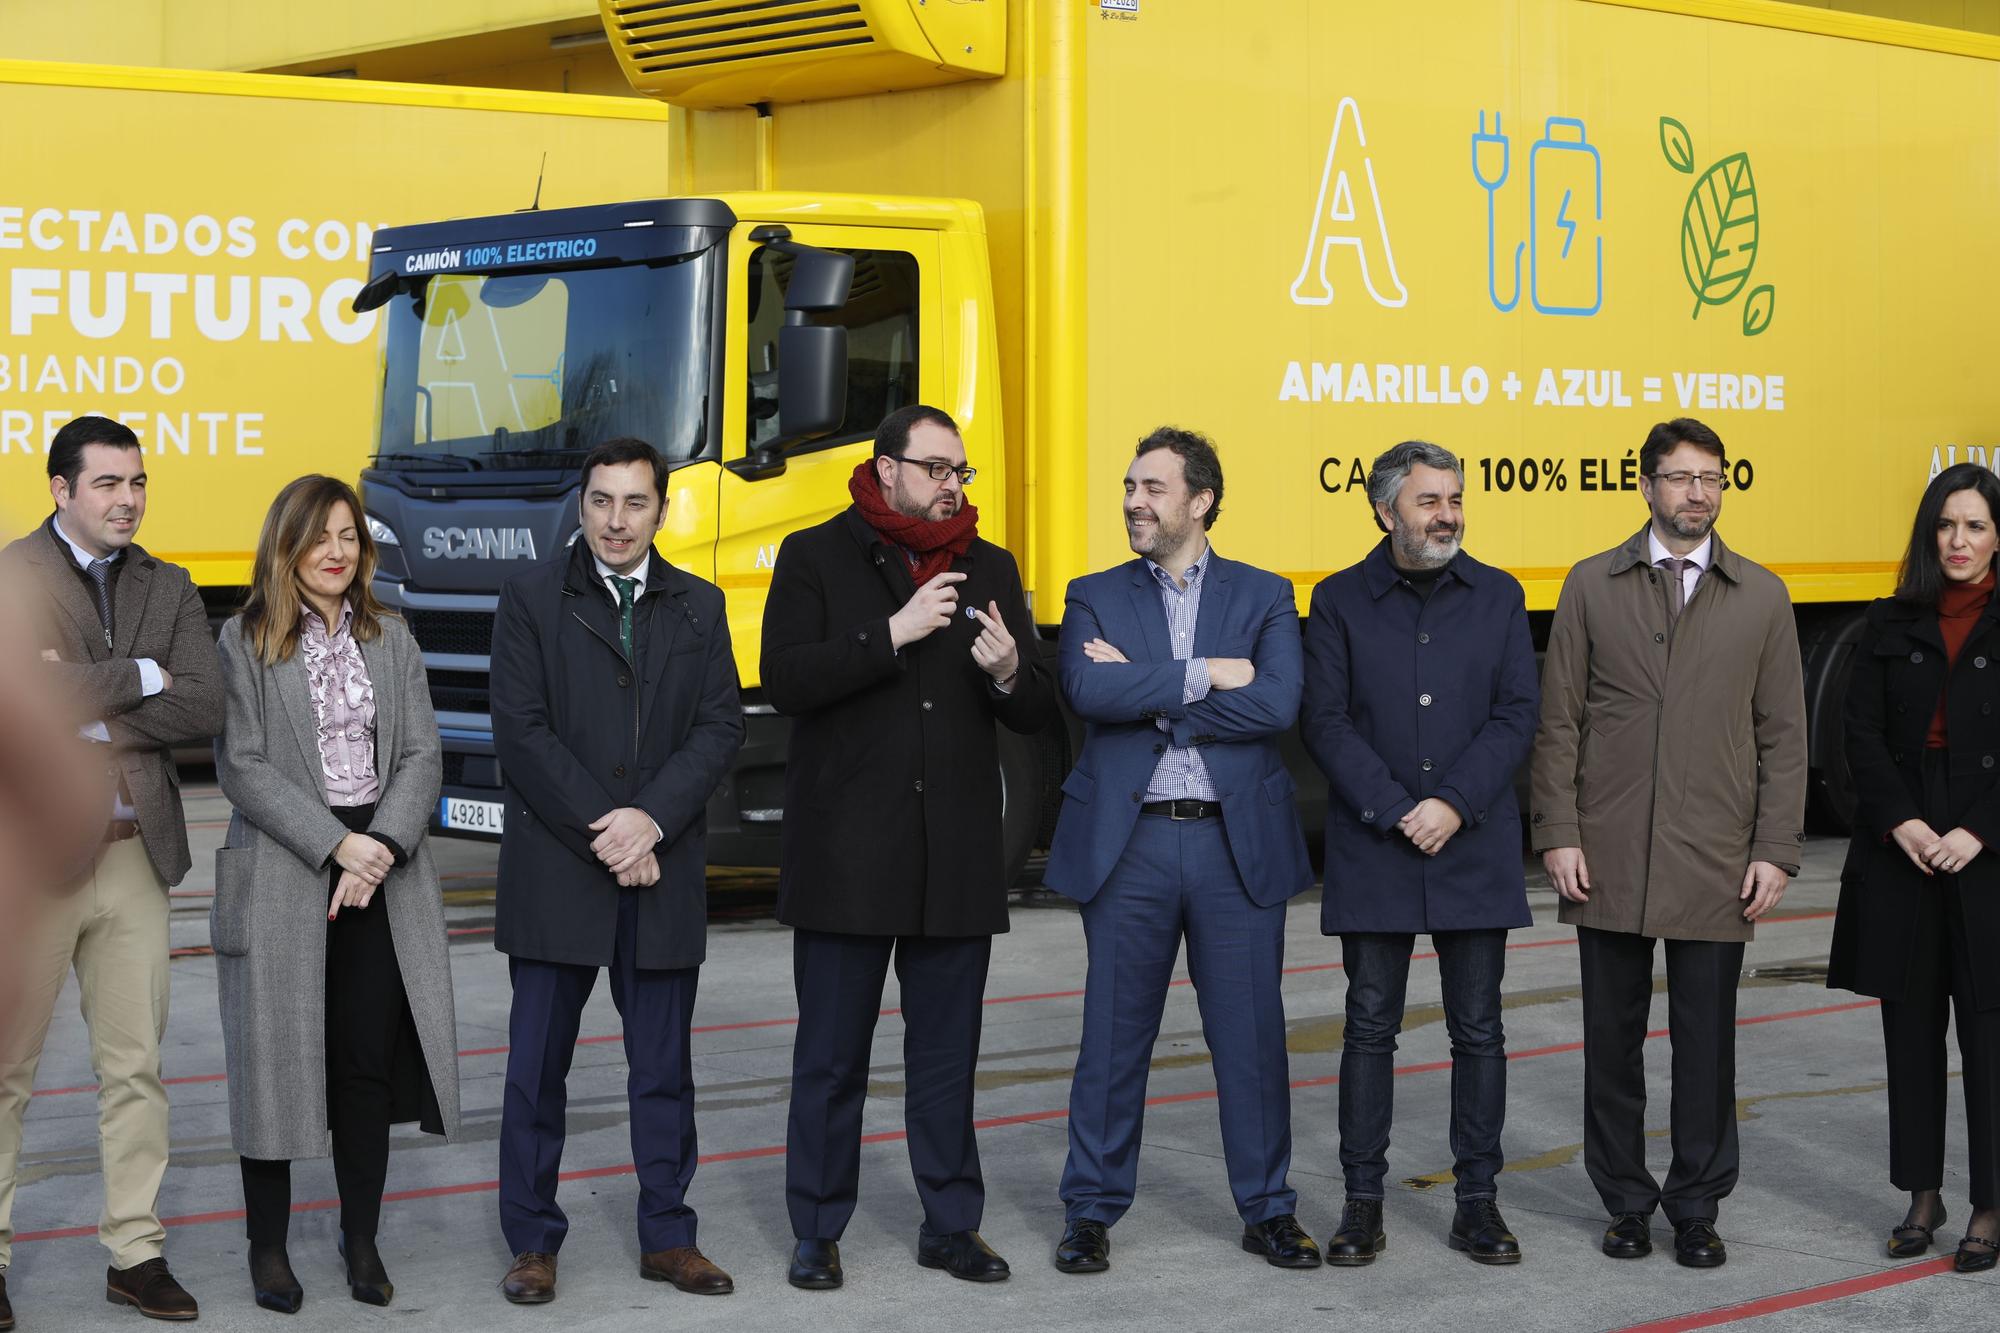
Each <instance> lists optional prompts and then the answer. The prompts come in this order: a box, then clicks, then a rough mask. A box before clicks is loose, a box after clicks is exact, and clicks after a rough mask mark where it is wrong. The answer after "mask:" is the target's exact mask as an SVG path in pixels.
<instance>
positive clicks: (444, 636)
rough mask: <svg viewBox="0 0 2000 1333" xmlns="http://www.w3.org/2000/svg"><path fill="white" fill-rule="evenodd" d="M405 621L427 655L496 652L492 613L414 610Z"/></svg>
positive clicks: (489, 653) (405, 613)
mask: <svg viewBox="0 0 2000 1333" xmlns="http://www.w3.org/2000/svg"><path fill="white" fill-rule="evenodd" d="M403 620H404V622H405V623H407V624H408V625H409V627H410V633H411V634H413V635H414V636H416V640H417V647H419V648H421V649H422V650H423V651H425V652H427V653H469V654H471V655H472V656H475V657H489V656H491V655H492V652H493V613H492V612H490V611H423V610H418V609H416V608H411V609H409V610H406V611H404V612H403Z"/></svg>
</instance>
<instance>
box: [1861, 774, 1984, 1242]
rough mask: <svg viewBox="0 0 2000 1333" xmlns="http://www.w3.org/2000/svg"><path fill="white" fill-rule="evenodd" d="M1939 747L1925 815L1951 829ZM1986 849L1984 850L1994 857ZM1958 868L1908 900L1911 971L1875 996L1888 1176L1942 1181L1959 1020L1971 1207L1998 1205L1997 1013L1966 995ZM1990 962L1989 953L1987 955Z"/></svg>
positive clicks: (1910, 1183)
mask: <svg viewBox="0 0 2000 1333" xmlns="http://www.w3.org/2000/svg"><path fill="white" fill-rule="evenodd" d="M1948 771H1949V769H1948V765H1947V764H1946V763H1945V762H1944V754H1943V752H1942V751H1934V752H1932V754H1931V755H1927V756H1926V763H1925V765H1924V788H1925V790H1924V796H1925V801H1924V805H1925V812H1926V815H1927V816H1928V819H1929V822H1930V825H1931V827H1932V828H1935V829H1939V830H1946V829H1950V828H1952V827H1953V826H1954V824H1955V822H1956V821H1954V820H1953V819H1952V818H1951V807H1952V802H1951V799H1950V792H1949V789H1948V781H1949V780H1948V777H1947V774H1948ZM1995 854H1996V853H1995V852H1993V851H1990V850H1989V851H1986V852H1982V853H1981V855H1982V856H1993V855H1995ZM1964 891H1965V890H1964V889H1963V888H1961V887H1960V881H1959V878H1958V877H1957V876H1956V875H1940V876H1938V877H1937V878H1936V879H1933V880H1926V881H1925V882H1924V883H1923V884H1922V885H1921V886H1920V887H1919V888H1918V889H1917V890H1916V891H1915V892H1914V893H1913V894H1912V895H1911V898H1910V911H1911V912H1912V913H1913V914H1914V915H1915V917H1916V928H1915V931H1914V932H1913V934H1914V938H1913V939H1912V941H1911V946H1910V971H1909V976H1908V979H1907V980H1906V981H1905V982H1904V985H1903V996H1902V998H1901V999H1899V1000H1884V1001H1882V1044H1883V1048H1884V1050H1885V1051H1886V1052H1887V1055H1888V1064H1889V1179H1890V1181H1891V1182H1892V1183H1893V1184H1894V1185H1895V1186H1896V1188H1897V1189H1900V1190H1934V1189H1938V1188H1940V1187H1941V1186H1942V1185H1943V1182H1944V1112H1945V1090H1946V1082H1945V1029H1946V1028H1947V1026H1948V1025H1949V1022H1950V1018H1951V1016H1952V1012H1953V1011H1954V1010H1955V1011H1956V1013H1957V1018H1958V1054H1959V1060H1960V1063H1961V1066H1962V1069H1961V1073H1960V1078H1961V1079H1962V1080H1963V1081H1964V1083H1965V1130H1966V1138H1967V1140H1968V1150H1969V1151H1968V1156H1969V1158H1970V1162H1969V1169H1968V1171H1967V1173H1966V1174H1967V1177H1968V1179H1967V1181H1966V1183H1967V1185H1968V1186H1969V1188H1970V1192H1971V1196H1972V1206H1973V1207H1974V1208H1993V1207H1996V1206H2000V1010H1993V1009H1988V1010H1983V1011H1982V1010H1981V1009H1979V1008H1978V1007H1977V1000H1976V999H1975V998H1974V996H1973V991H1972V977H1973V968H1974V967H1975V966H1977V965H1978V964H1976V963H1975V962H1974V960H1973V958H1972V956H1971V953H1970V951H1969V949H1968V947H1967V943H1966V934H1965V909H1964V906H1963V904H1962V902H1961V900H1960V898H1959V895H1960V894H1961V893H1963V892H1964ZM1984 961H1985V964H1986V965H1987V966H1991V965H1992V960H1990V959H1988V960H1984Z"/></svg>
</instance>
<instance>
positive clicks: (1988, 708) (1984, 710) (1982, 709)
mask: <svg viewBox="0 0 2000 1333" xmlns="http://www.w3.org/2000/svg"><path fill="white" fill-rule="evenodd" d="M1992 711H1993V705H1992V704H1981V705H1979V716H1981V717H1986V716H1988V715H1989V714H1991V713H1992Z"/></svg>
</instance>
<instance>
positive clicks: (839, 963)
mask: <svg viewBox="0 0 2000 1333" xmlns="http://www.w3.org/2000/svg"><path fill="white" fill-rule="evenodd" d="M974 472H975V469H973V468H971V467H968V466H967V465H966V461H965V443H964V441H963V440H961V439H960V438H959V431H958V426H957V423H955V422H954V421H953V420H952V419H951V417H950V416H948V415H947V414H945V413H944V412H942V411H939V410H938V409H937V408H934V407H925V406H922V405H921V404H918V405H912V406H909V407H904V408H900V409H898V410H897V411H895V412H892V413H891V414H890V415H889V416H888V417H887V418H885V419H884V420H883V422H882V425H881V428H880V429H879V430H878V431H877V432H876V436H875V453H874V456H873V457H872V458H870V459H869V460H867V461H866V462H864V463H862V464H861V465H860V466H858V467H857V468H856V469H855V472H854V477H853V480H852V481H851V482H850V483H849V489H850V492H851V493H852V495H853V496H854V504H853V505H851V506H850V507H849V508H847V509H846V510H843V511H842V512H841V513H839V514H836V515H835V516H834V517H833V518H831V519H828V520H827V521H826V522H824V523H821V524H819V525H818V526H817V527H812V528H808V529H806V530H804V531H802V532H796V533H793V534H792V535H791V536H790V537H788V538H787V539H786V540H785V543H784V546H783V547H782V548H781V549H780V550H779V552H778V561H777V566H776V568H775V570H774V571H773V573H772V576H771V592H770V598H769V601H768V602H767V603H766V604H765V609H764V649H763V666H762V672H763V681H764V692H765V697H766V698H767V699H768V700H769V702H770V703H771V705H772V706H773V707H775V708H776V709H777V710H778V711H779V712H780V713H783V714H785V715H786V716H788V717H791V718H792V719H793V720H794V724H793V729H792V738H791V749H790V753H789V755H788V757H787V760H786V765H785V826H784V848H783V853H782V862H781V869H780V871H779V881H778V919H779V920H780V921H782V922H784V923H785V924H786V925H788V926H791V927H793V928H794V932H795V934H794V938H793V954H792V959H793V962H792V968H793V981H794V985H795V987H796V989H797V992H798V1002H799V1028H798V1036H797V1039H796V1044H795V1045H794V1047H793V1053H792V1108H791V1122H790V1127H789V1130H788V1133H787V1135H786V1159H785V1197H786V1202H787V1204H788V1205H789V1208H790V1211H791V1218H792V1230H793V1233H794V1234H795V1235H796V1236H797V1237H798V1245H797V1247H796V1248H795V1250H794V1251H793V1256H792V1263H791V1270H790V1273H789V1278H790V1281H791V1283H792V1285H793V1286H795V1287H801V1288H805V1289H808V1290H823V1289H827V1288H832V1287H838V1286H839V1285H840V1284H841V1280H842V1278H841V1267H840V1248H839V1244H838V1242H839V1239H840V1235H841V1232H842V1231H843V1230H844V1229H845V1228H846V1226H847V1222H848V1219H849V1218H850V1217H851V1216H852V1215H853V1213H854V1202H855V1194H856V1190H857V1188H858V1184H859V1180H860V1171H861V1109H862V1101H863V1098H864V1096H865V1095H866V1093H867V1090H868V1065H869V1049H870V1046H871V1045H872V1042H873V1038H874V1033H875V1019H876V1016H877V1014H878V1012H879V1011H880V1009H881V1006H882V986H883V983H884V981H885V980H886V978H887V975H888V970H889V964H890V961H891V959H892V958H893V960H894V962H895V965H896V977H897V980H898V982H899V983H900V984H901V986H902V993H903V999H902V1007H903V1011H904V1014H905V1020H904V1021H905V1024H906V1027H905V1032H904V1037H903V1056H904V1064H905V1078H906V1081H907V1084H908V1090H907V1092H906V1093H905V1096H904V1117H905V1124H906V1126H907V1128H908V1131H909V1144H910V1165H911V1168H912V1171H913V1172H914V1174H915V1176H916V1183H917V1194H918V1197H919V1198H920V1199H921V1200H922V1202H923V1208H924V1223H923V1227H922V1229H921V1230H920V1231H919V1232H918V1238H917V1262H918V1263H920V1264H922V1265H924V1266H925V1267H926V1268H942V1269H944V1270H945V1271H947V1272H949V1273H950V1274H951V1275H952V1276H954V1277H959V1278H965V1279H967V1280H969V1281H976V1282H993V1281H998V1280H1000V1279H1002V1278H1005V1277H1006V1276H1007V1275H1008V1268H1007V1262H1006V1260H1004V1259H1002V1258H1001V1257H1000V1256H999V1255H998V1254H995V1253H994V1252H993V1250H992V1249H991V1248H990V1247H989V1246H988V1245H987V1244H986V1242H985V1241H984V1240H982V1239H981V1238H980V1236H979V1231H978V1227H979V1222H980V1217H981V1213H982V1211H983V1209H984V1206H985V1200H986V1188H985V1183H984V1181H983V1180H982V1179H981V1176H980V1171H979V1149H978V1146H977V1144H976V1143H975V1142H974V1138H973V1128H972V1092H973V1073H974V1069H975V1066H976V1065H977V1063H978V1060H979V1027H980V1003H981V1000H982V999H983V998H984V994H985V989H986V967H987V962H988V959H989V957H990V955H991V952H992V943H993V936H994V935H997V934H999V933H1000V932H1002V931H1004V930H1006V929H1007V887H1008V886H1007V882H1006V870H1005V865H1004V857H1003V855H1002V851H1001V837H1000V815H1001V806H1002V794H1001V787H1000V774H999V753H998V746H997V742H996V737H995V733H994V727H993V724H994V722H995V721H996V720H997V721H998V722H1000V723H1001V724H1002V725H1004V726H1006V727H1007V728H1009V729H1010V730H1012V731H1017V732H1021V733H1024V734H1027V733H1033V732H1037V731H1040V730H1041V729H1042V728H1044V727H1046V726H1048V725H1049V724H1050V723H1051V722H1053V721H1054V720H1055V717H1056V696H1055V686H1054V681H1053V679H1052V678H1051V676H1050V675H1049V673H1048V670H1047V669H1046V668H1045V667H1043V666H1042V665H1041V664H1040V662H1039V661H1038V660H1037V658H1036V655H1035V627H1034V622H1033V621H1032V620H1031V619H1030V618H1029V616H1028V608H1027V603H1026V600H1025V598H1024V597H1023V596H1022V593H1021V578H1020V574H1019V572H1018V571H1017V570H1016V568H1015V565H1014V559H1013V557H1012V556H1010V555H1008V554H1007V552H1006V551H1004V550H1002V549H1001V548H999V547H998V546H995V545H993V544H992V543H990V542H987V541H983V540H981V539H980V538H979V536H978V510H976V509H975V508H974V507H973V506H972V505H971V503H969V502H968V501H967V500H966V498H965V490H964V487H965V486H966V484H967V483H969V482H971V481H972V479H973V476H974Z"/></svg>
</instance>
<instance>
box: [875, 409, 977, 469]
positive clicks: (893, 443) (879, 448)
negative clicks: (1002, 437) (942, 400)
mask: <svg viewBox="0 0 2000 1333" xmlns="http://www.w3.org/2000/svg"><path fill="white" fill-rule="evenodd" d="M920 421H928V422H930V423H931V425H933V426H943V427H944V428H945V429H946V430H948V431H950V432H951V433H952V434H953V435H963V434H965V432H964V431H962V430H960V429H959V428H958V423H957V422H956V421H953V420H952V419H951V413H949V412H947V411H945V410H944V409H943V408H941V407H931V406H929V405H928V404H925V403H911V404H910V405H909V406H908V407H899V408H897V409H896V410H895V411H893V412H891V413H890V414H889V415H888V416H886V417H883V418H882V424H881V425H879V426H877V427H876V428H875V456H876V457H877V458H901V457H902V456H903V450H905V449H907V448H909V447H910V430H911V428H912V427H914V426H915V425H916V424H917V423H918V422H920Z"/></svg>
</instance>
